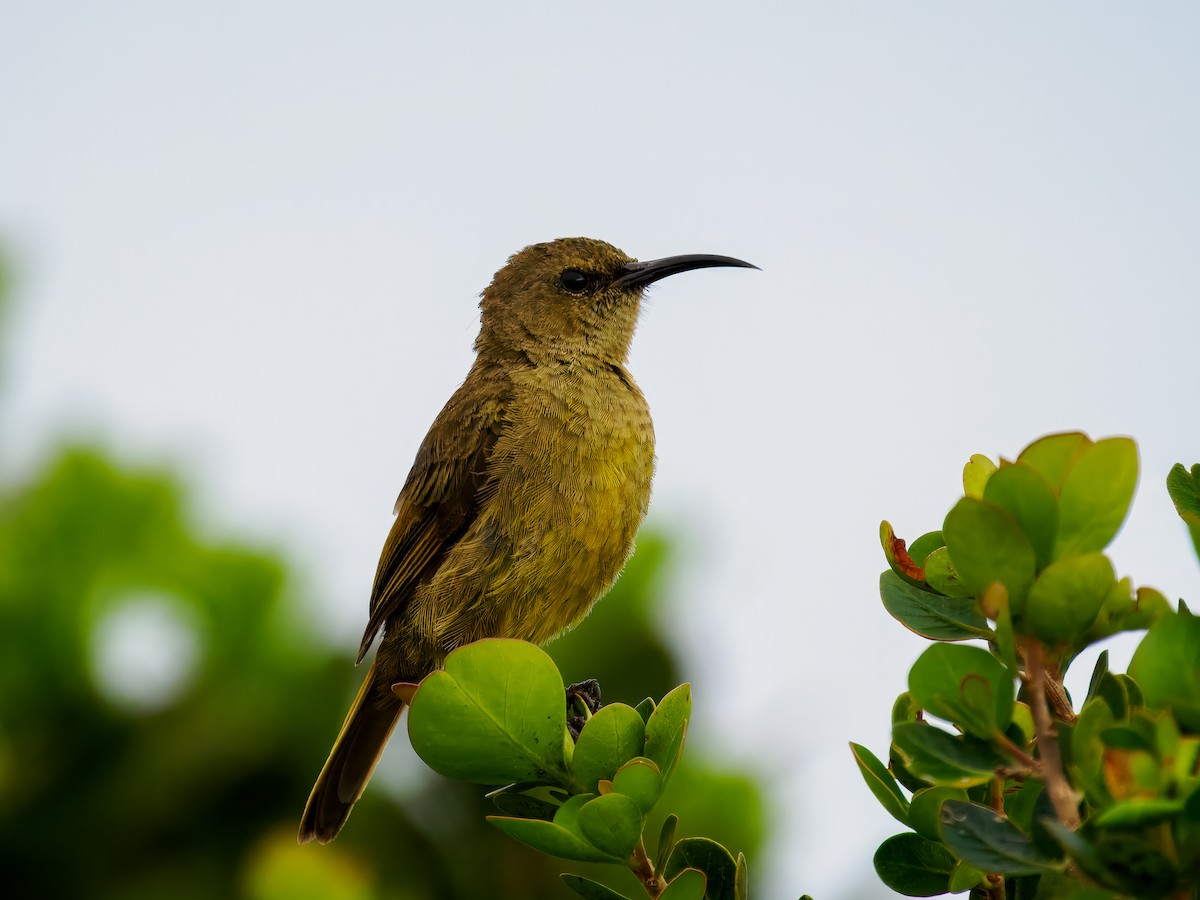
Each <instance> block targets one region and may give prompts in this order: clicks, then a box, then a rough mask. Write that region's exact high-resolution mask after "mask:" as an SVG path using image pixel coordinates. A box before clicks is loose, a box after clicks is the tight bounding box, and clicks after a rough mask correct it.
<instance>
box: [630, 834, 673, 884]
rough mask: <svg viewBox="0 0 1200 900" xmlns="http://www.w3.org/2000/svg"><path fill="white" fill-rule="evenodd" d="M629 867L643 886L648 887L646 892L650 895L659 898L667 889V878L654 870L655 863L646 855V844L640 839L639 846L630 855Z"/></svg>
mask: <svg viewBox="0 0 1200 900" xmlns="http://www.w3.org/2000/svg"><path fill="white" fill-rule="evenodd" d="M629 868H630V869H631V870H632V871H633V874H634V875H636V876H637V880H638V881H640V882H641V883H642V887H644V888H645V889H646V893H647V894H648V895H649V896H650V897H652V898H658V897H660V896H661V895H662V892H663V891H665V890H666V889H667V882H666V880H665V879H664V878H663V877H662V875H660V874H658V873H657V872H655V871H654V863H652V862H651V861H650V857H649V856H647V855H646V845H645V844H644V843H642V841H641V840H640V839H639V840H638V842H637V846H636V847H634V848H633V856H632V857H630V860H629Z"/></svg>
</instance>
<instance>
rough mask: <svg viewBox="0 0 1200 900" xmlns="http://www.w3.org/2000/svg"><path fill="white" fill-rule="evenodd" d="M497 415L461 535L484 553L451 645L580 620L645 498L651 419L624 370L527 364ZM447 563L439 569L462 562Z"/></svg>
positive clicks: (618, 559) (535, 633)
mask: <svg viewBox="0 0 1200 900" xmlns="http://www.w3.org/2000/svg"><path fill="white" fill-rule="evenodd" d="M505 420H506V421H505V425H504V428H503V431H502V432H501V434H500V436H499V437H498V439H497V441H496V443H495V445H494V447H493V449H492V452H491V454H490V457H489V460H488V479H487V486H486V487H485V494H486V496H485V498H484V500H483V503H482V506H481V509H480V513H479V516H478V518H477V519H476V521H475V523H474V525H473V526H472V528H471V533H470V534H468V535H467V536H466V539H465V540H464V541H463V542H462V543H461V545H460V546H461V547H462V548H464V549H465V550H469V551H470V553H471V559H472V560H473V563H472V565H475V566H478V561H479V560H480V559H484V560H486V564H485V565H484V566H482V567H478V568H477V569H476V571H474V572H472V573H471V574H470V575H469V576H468V577H469V578H470V580H471V581H473V582H474V584H475V588H474V589H473V590H472V591H471V592H469V593H471V594H473V600H472V601H471V602H470V604H469V608H467V609H463V610H461V615H459V616H456V617H455V619H454V621H445V622H443V623H442V629H440V630H444V631H445V633H446V634H447V635H448V636H449V638H451V639H452V642H453V643H456V644H457V643H462V642H464V640H465V639H470V640H474V639H477V638H479V637H486V636H501V637H515V638H520V639H523V640H528V641H533V642H535V643H544V642H545V641H547V640H549V639H550V638H552V637H554V636H555V635H556V634H558V633H560V632H561V631H563V630H565V629H567V628H570V627H571V626H573V625H574V624H576V623H577V622H578V621H579V620H580V619H581V618H583V616H585V615H586V614H587V612H588V610H589V609H590V608H591V606H592V604H593V603H594V602H595V601H596V600H597V599H598V598H599V597H600V596H601V595H602V594H603V593H604V592H605V591H606V590H607V589H608V588H609V587H610V586H611V584H612V583H613V581H614V580H616V577H617V575H618V574H619V573H620V571H621V568H622V566H623V565H624V563H625V560H626V559H627V558H628V557H629V554H630V552H631V551H632V549H633V542H634V537H635V535H636V534H637V530H638V527H639V526H640V525H641V522H642V519H643V518H644V517H645V514H646V509H647V506H648V505H649V501H650V486H651V481H652V479H653V476H654V428H653V425H652V423H651V420H650V412H649V409H648V408H647V405H646V401H645V398H644V397H643V396H642V394H641V391H640V390H638V388H637V386H636V385H635V384H634V383H633V381H632V379H631V378H629V376H628V373H626V372H624V370H623V369H603V370H599V371H595V370H592V371H584V372H580V371H576V370H572V369H569V368H566V367H564V370H563V371H561V372H557V371H556V372H549V373H547V372H545V371H537V370H534V371H531V372H529V373H527V374H526V375H525V377H523V378H517V379H516V380H515V382H514V391H513V396H512V401H511V404H510V405H509V407H508V409H507V410H506V416H505ZM447 564H448V565H447V566H445V567H443V571H442V572H440V573H439V576H442V575H451V574H452V573H453V572H454V570H455V569H456V568H458V566H457V564H456V562H455V561H454V560H447ZM460 571H461V570H460ZM463 574H466V573H465V572H464V573H463ZM435 580H440V578H439V579H435ZM431 587H432V585H431Z"/></svg>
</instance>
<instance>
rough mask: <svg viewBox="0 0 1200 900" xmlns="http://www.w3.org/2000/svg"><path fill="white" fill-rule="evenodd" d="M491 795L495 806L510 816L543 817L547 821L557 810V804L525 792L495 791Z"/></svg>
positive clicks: (524, 817)
mask: <svg viewBox="0 0 1200 900" xmlns="http://www.w3.org/2000/svg"><path fill="white" fill-rule="evenodd" d="M491 796H492V802H493V803H495V804H496V808H497V809H498V810H500V812H502V813H504V815H505V816H507V817H510V818H519V819H545V820H546V821H547V822H549V821H551V820H552V819H553V818H554V814H555V813H556V812H558V806H559V804H557V803H550V802H548V801H546V800H540V799H538V798H537V797H530V796H529V795H527V794H516V793H511V794H510V793H497V794H493V795H491Z"/></svg>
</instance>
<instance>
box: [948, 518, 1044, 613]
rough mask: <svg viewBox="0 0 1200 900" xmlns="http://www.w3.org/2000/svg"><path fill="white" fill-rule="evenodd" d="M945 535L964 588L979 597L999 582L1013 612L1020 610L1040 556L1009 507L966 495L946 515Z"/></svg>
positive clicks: (951, 557)
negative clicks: (1006, 594)
mask: <svg viewBox="0 0 1200 900" xmlns="http://www.w3.org/2000/svg"><path fill="white" fill-rule="evenodd" d="M942 535H943V536H944V537H945V538H946V547H947V548H948V549H949V551H950V559H951V561H952V562H953V563H954V568H955V569H956V570H957V571H958V575H959V578H960V579H961V580H962V583H963V585H964V586H965V587H967V588H968V589H970V590H971V591H972V592H973V593H974V595H975V596H976V597H979V596H981V595H982V594H983V593H984V591H986V590H987V588H988V586H989V585H991V584H992V583H993V582H996V581H999V582H1000V583H1001V584H1003V585H1004V588H1005V590H1007V591H1008V598H1009V603H1010V604H1011V605H1012V609H1013V613H1014V614H1015V613H1018V612H1020V610H1021V609H1022V608H1023V605H1024V600H1025V592H1026V591H1027V590H1029V585H1030V584H1032V583H1033V575H1034V571H1035V569H1036V565H1037V557H1036V555H1035V554H1034V552H1033V546H1032V545H1031V544H1030V543H1029V538H1028V537H1026V536H1025V532H1024V531H1023V530H1022V529H1021V526H1020V524H1019V523H1018V522H1017V520H1016V519H1015V518H1013V516H1012V514H1011V513H1010V512H1008V510H1006V509H1004V508H1003V507H1001V506H998V505H997V504H995V503H992V502H991V501H989V500H978V499H975V498H973V497H964V498H963V499H961V500H959V501H958V503H956V504H955V505H954V508H953V509H951V510H950V512H949V513H947V514H946V521H945V524H944V525H943V526H942Z"/></svg>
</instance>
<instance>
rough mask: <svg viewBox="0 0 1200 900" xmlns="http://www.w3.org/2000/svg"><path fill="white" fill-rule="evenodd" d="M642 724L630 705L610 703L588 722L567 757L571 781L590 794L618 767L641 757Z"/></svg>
mask: <svg viewBox="0 0 1200 900" xmlns="http://www.w3.org/2000/svg"><path fill="white" fill-rule="evenodd" d="M645 743H646V724H645V722H643V721H642V717H641V715H640V714H639V713H638V711H637V710H636V709H634V708H633V707H632V706H626V705H625V704H624V703H610V704H609V705H608V706H602V707H601V708H600V709H599V710H598V711H597V712H596V714H595V715H594V716H592V717H591V718H590V719H588V721H587V724H586V725H584V727H583V730H582V731H581V732H580V733H579V740H578V741H577V742H576V743H575V753H574V756H573V757H572V758H571V768H572V770H573V771H574V772H575V780H576V781H578V782H579V783H580V784H581V785H583V786H584V788H586V789H587V790H589V791H592V792H593V793H594V792H595V791H596V790H598V788H597V785H598V784H599V782H600V781H601V780H602V779H611V778H612V777H613V773H615V772H616V771H617V769H618V768H620V766H622V765H623V764H624V763H625V762H627V761H628V760H630V759H633V758H634V757H635V756H641V755H642V748H643V746H644V745H645Z"/></svg>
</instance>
